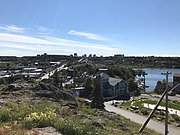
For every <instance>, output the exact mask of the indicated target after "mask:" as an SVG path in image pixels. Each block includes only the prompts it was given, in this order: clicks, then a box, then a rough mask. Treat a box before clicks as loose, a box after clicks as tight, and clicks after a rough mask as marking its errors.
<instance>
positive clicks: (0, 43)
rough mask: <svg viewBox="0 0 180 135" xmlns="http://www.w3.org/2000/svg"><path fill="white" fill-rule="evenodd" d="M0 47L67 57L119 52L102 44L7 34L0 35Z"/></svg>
mask: <svg viewBox="0 0 180 135" xmlns="http://www.w3.org/2000/svg"><path fill="white" fill-rule="evenodd" d="M0 47H8V48H17V49H26V50H31V51H41V52H47V53H48V52H49V53H53V54H68V55H69V54H70V53H74V52H77V53H78V54H85V53H86V54H89V53H92V54H94V53H96V54H97V55H102V54H105V55H112V54H115V53H118V51H119V50H118V49H116V48H112V47H108V46H105V45H102V44H93V43H89V42H80V41H74V40H68V39H62V38H57V37H50V36H44V37H41V38H39V37H32V36H27V35H18V34H8V33H0Z"/></svg>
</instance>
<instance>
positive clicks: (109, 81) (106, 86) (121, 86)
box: [100, 73, 128, 100]
mask: <svg viewBox="0 0 180 135" xmlns="http://www.w3.org/2000/svg"><path fill="white" fill-rule="evenodd" d="M100 86H101V90H102V93H103V97H104V99H107V100H109V99H114V98H117V97H123V96H126V95H127V94H128V87H127V83H126V82H125V81H124V80H123V79H119V78H113V77H110V76H109V75H107V74H106V73H101V74H100Z"/></svg>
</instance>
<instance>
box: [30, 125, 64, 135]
mask: <svg viewBox="0 0 180 135" xmlns="http://www.w3.org/2000/svg"><path fill="white" fill-rule="evenodd" d="M32 130H33V131H37V132H38V135H62V134H61V133H59V132H57V130H56V129H55V128H53V127H45V128H34V129H32Z"/></svg>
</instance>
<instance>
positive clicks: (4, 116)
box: [0, 107, 11, 122]
mask: <svg viewBox="0 0 180 135" xmlns="http://www.w3.org/2000/svg"><path fill="white" fill-rule="evenodd" d="M10 120H11V115H10V110H9V109H7V108H4V107H1V108H0V122H8V121H10Z"/></svg>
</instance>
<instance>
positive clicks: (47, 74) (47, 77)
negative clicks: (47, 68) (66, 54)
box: [40, 64, 65, 80]
mask: <svg viewBox="0 0 180 135" xmlns="http://www.w3.org/2000/svg"><path fill="white" fill-rule="evenodd" d="M64 66H65V64H63V65H62V66H60V67H58V68H57V69H55V70H53V71H51V72H49V73H46V74H45V75H44V76H42V77H41V78H40V80H44V79H49V77H50V76H52V75H53V74H54V72H55V71H56V70H57V71H61V70H62V69H63V68H64Z"/></svg>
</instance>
